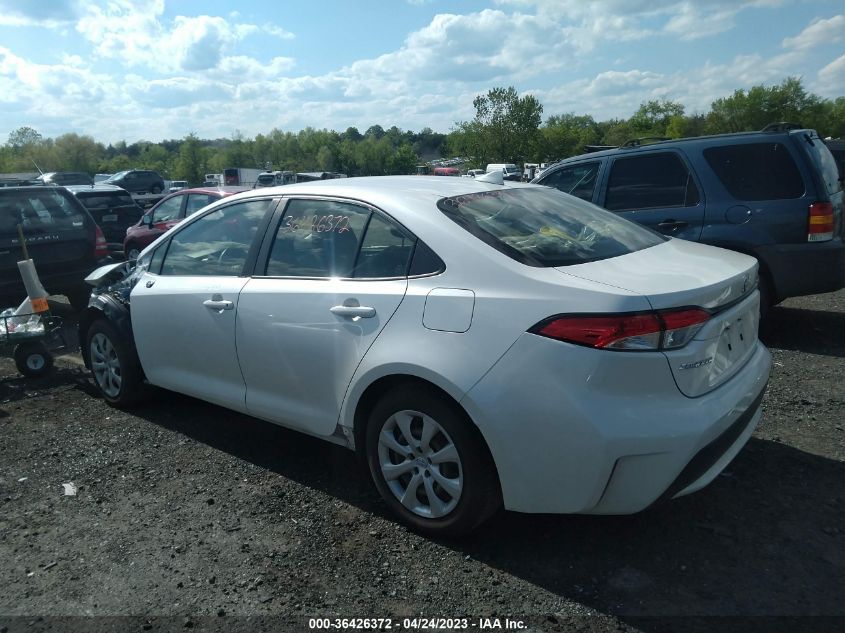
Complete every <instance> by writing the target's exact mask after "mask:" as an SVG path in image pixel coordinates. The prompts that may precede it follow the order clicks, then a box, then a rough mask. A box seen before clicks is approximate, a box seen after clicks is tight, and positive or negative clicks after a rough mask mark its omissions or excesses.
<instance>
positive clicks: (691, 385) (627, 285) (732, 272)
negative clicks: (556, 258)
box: [558, 239, 760, 397]
mask: <svg viewBox="0 0 845 633" xmlns="http://www.w3.org/2000/svg"><path fill="white" fill-rule="evenodd" d="M558 270H560V271H561V272H563V273H565V274H567V275H573V276H576V277H580V278H582V279H589V280H591V281H594V282H598V283H602V284H606V285H609V286H614V287H618V288H623V289H625V290H629V291H631V292H635V293H637V294H640V295H643V296H644V297H645V298H646V299H647V300H648V301H649V303H650V304H651V306H652V308H653V309H654V310H657V311H665V310H673V309H678V308H685V307H693V306H695V307H701V308H705V309H706V310H708V311H709V312H710V313H711V317H710V319H709V320H708V321H707V322H706V323H705V324H704V325H703V326H702V328H701V329H700V330H699V331H698V333H697V334H696V335H695V337H694V338H693V340H691V341H690V342H689V343H687V344H686V345H685V346H684V347H682V348H680V349H676V350H669V351H665V352H664V355H665V356H666V358H667V360H668V362H669V364H670V366H671V369H672V374H673V376H674V378H675V382H676V384H677V386H678V389H679V390H680V391H681V392H682V393H683V394H684V395H687V396H690V397H695V396H700V395H703V394H704V393H707V392H708V391H710V390H712V389H715V388H716V387H717V386H719V385H720V384H722V383H724V382H725V381H726V380H728V379H729V378H730V377H731V376H732V375H734V374H735V373H736V372H737V371H739V369H740V368H741V367H742V366H743V365H744V364H745V362H746V361H747V360H748V359H749V358H750V357H751V355H752V354H753V352H754V348H755V344H756V342H757V330H758V325H759V309H760V308H759V294H758V293H756V292H754V288H755V286H756V282H757V262H756V260H755V259H754V258H753V257H749V256H747V255H743V254H741V253H736V252H734V251H728V250H724V249H715V248H714V247H711V246H705V245H703V244H697V243H694V242H687V241H684V240H675V239H673V240H669V241H667V242H664V243H662V244H659V245H658V246H654V247H652V248H647V249H643V250H640V251H636V252H634V253H630V254H628V255H623V256H621V257H614V258H610V259H605V260H602V261H598V262H590V263H586V264H579V265H576V266H567V267H562V268H559V269H558Z"/></svg>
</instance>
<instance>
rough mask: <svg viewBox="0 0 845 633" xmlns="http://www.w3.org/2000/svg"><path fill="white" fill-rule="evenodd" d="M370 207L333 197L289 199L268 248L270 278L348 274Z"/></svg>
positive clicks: (343, 275)
mask: <svg viewBox="0 0 845 633" xmlns="http://www.w3.org/2000/svg"><path fill="white" fill-rule="evenodd" d="M369 218H370V210H369V209H368V208H366V207H362V206H360V205H357V204H350V203H348V202H336V201H333V200H304V199H300V200H291V201H290V202H289V203H288V206H287V209H286V210H285V214H284V216H283V217H282V221H281V224H280V225H279V229H278V231H277V232H276V239H275V241H274V242H273V248H272V250H271V251H270V259H269V261H268V262H267V270H266V274H267V275H268V276H271V277H351V276H352V271H353V268H354V267H355V258H356V257H357V255H358V247H359V246H360V244H361V238H362V237H363V235H364V229H365V227H366V226H367V221H368V220H369Z"/></svg>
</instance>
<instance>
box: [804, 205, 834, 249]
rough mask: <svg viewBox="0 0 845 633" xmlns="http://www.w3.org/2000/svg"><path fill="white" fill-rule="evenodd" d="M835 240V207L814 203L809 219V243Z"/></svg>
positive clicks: (811, 206)
mask: <svg viewBox="0 0 845 633" xmlns="http://www.w3.org/2000/svg"><path fill="white" fill-rule="evenodd" d="M832 239H833V205H832V204H831V203H830V202H814V203H813V204H811V205H810V212H809V216H808V218H807V241H808V242H826V241H827V240H832Z"/></svg>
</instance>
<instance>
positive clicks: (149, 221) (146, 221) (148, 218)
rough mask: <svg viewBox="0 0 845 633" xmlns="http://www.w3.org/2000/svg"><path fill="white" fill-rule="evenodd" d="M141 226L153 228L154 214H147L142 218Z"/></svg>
mask: <svg viewBox="0 0 845 633" xmlns="http://www.w3.org/2000/svg"><path fill="white" fill-rule="evenodd" d="M141 224H143V225H144V226H152V225H153V214H152V213H145V214H144V215H143V216H142V217H141Z"/></svg>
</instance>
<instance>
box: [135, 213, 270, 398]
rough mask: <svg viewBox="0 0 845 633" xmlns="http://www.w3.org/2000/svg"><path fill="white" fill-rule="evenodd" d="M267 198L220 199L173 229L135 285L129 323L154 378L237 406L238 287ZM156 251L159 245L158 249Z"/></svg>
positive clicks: (163, 384) (240, 383)
mask: <svg viewBox="0 0 845 633" xmlns="http://www.w3.org/2000/svg"><path fill="white" fill-rule="evenodd" d="M270 204H271V202H270V200H249V201H243V202H240V203H235V204H232V205H229V206H226V207H221V208H219V209H217V210H215V211H212V212H211V213H208V214H205V215H203V216H202V217H200V218H198V219H197V220H196V221H195V222H191V223H189V224H188V225H187V226H185V227H184V228H183V229H182V230H180V231H178V232H177V233H175V234H174V235H173V236H172V237H171V238H170V239H169V240H168V243H167V244H165V245H162V246H161V247H159V248H162V247H166V251H165V252H164V257H163V261H162V264H161V268H160V269H159V271H158V272H156V271H155V270H148V271H146V272H145V273H144V274H143V276H142V277H141V279H140V280H139V281H138V283H137V284H136V285H135V287H134V288H133V290H132V295H131V300H132V331H133V335H134V337H135V345H136V347H137V348H138V356H139V358H140V359H141V365H142V367H143V368H144V373H145V374H146V376H147V378H148V379H149V381H150V382H151V383H153V384H154V385H158V386H161V387H165V388H166V389H172V390H174V391H179V392H181V393H185V394H188V395H191V396H195V397H197V398H201V399H203V400H207V401H209V402H214V403H216V404H220V405H223V406H226V407H229V408H232V409H236V410H239V411H243V410H244V394H245V391H246V390H245V386H244V381H243V377H242V376H241V371H240V367H239V365H238V355H237V350H236V347H235V322H236V319H237V308H238V295H239V293H240V291H241V288H243V286H244V284H246V282H247V279H248V278H247V277H246V276H245V274H244V273H245V269H246V267H247V262H248V261H249V260H250V257H253V258H254V256H255V253H254V251H253V250H252V249H255V251H257V247H258V243H259V242H260V236H261V235H263V231H262V226H263V225H262V223H263V222H264V221H265V217H266V215H267V213H268V212H269V208H270ZM156 254H158V253H156Z"/></svg>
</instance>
